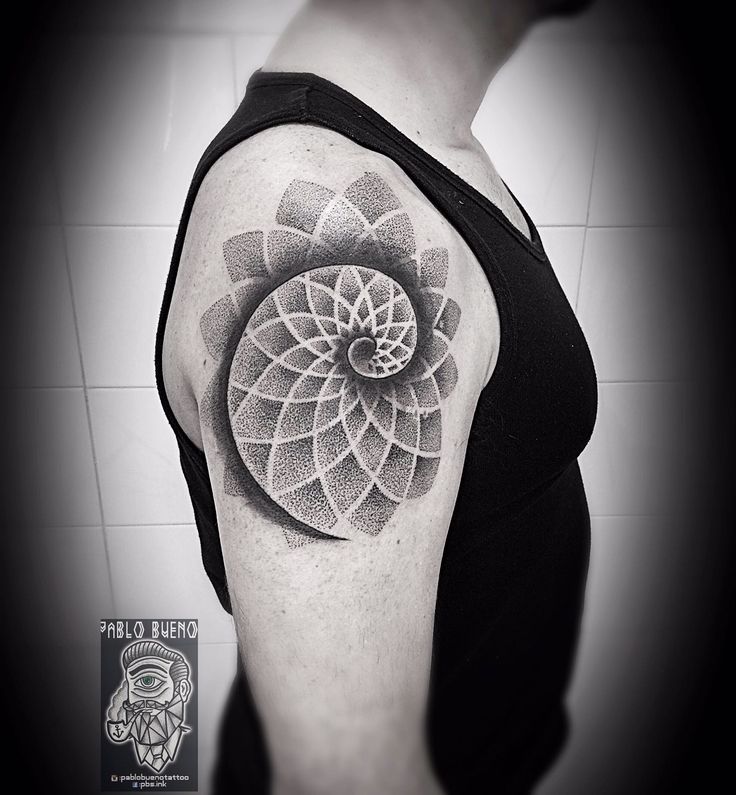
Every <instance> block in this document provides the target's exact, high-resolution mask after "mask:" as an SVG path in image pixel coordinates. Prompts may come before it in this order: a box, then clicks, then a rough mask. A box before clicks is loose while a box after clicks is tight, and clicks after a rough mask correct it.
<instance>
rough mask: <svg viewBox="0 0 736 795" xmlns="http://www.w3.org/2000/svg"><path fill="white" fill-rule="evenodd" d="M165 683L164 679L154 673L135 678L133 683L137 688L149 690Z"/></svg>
mask: <svg viewBox="0 0 736 795" xmlns="http://www.w3.org/2000/svg"><path fill="white" fill-rule="evenodd" d="M163 683H164V680H163V679H161V678H160V677H158V676H154V675H153V674H143V675H142V676H139V677H138V678H137V679H136V680H135V682H134V683H133V685H134V687H135V688H136V690H143V691H149V690H156V689H158V688H159V687H160V686H161V685H162V684H163Z"/></svg>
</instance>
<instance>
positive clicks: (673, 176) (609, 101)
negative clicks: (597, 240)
mask: <svg viewBox="0 0 736 795" xmlns="http://www.w3.org/2000/svg"><path fill="white" fill-rule="evenodd" d="M603 55H604V60H605V62H606V66H607V68H606V78H605V81H604V84H603V86H602V92H603V97H604V101H603V111H602V114H601V129H600V135H599V139H598V147H597V153H596V161H595V170H596V177H597V178H596V180H595V183H594V185H593V192H592V196H591V201H590V223H591V224H594V225H597V226H626V225H633V226H641V225H646V224H649V225H654V224H658V225H663V224H669V223H677V222H681V221H683V220H690V219H691V215H692V212H693V211H694V210H696V211H697V209H698V207H699V205H700V204H701V202H702V198H703V195H704V193H703V191H702V190H700V189H699V184H700V182H699V178H698V165H699V160H698V151H697V149H698V146H699V144H697V143H696V142H694V141H693V139H692V137H691V136H690V133H689V127H690V124H691V120H690V119H689V118H688V112H687V111H686V110H685V109H684V108H683V107H681V106H680V103H681V100H680V94H679V92H678V86H677V84H676V83H675V82H674V81H673V79H672V72H671V66H669V65H668V62H667V60H666V58H665V55H664V54H663V53H662V52H661V51H660V50H659V49H658V48H657V47H653V46H652V45H651V44H649V45H642V44H636V45H625V46H618V47H615V48H608V49H607V50H606V51H605V52H604V53H603Z"/></svg>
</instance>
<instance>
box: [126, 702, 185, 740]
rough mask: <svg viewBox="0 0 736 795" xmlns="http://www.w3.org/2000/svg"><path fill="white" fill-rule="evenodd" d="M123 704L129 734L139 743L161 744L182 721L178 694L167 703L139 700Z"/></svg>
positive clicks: (182, 711) (182, 705)
mask: <svg viewBox="0 0 736 795" xmlns="http://www.w3.org/2000/svg"><path fill="white" fill-rule="evenodd" d="M123 706H124V708H125V718H126V720H125V722H126V723H131V727H130V735H131V736H132V737H133V738H134V739H135V741H136V743H140V744H141V745H163V744H164V743H165V742H167V740H169V738H170V737H171V736H172V735H173V734H174V732H175V731H176V730H177V729H178V728H179V727H180V726H181V724H182V723H183V722H184V702H183V701H182V698H181V696H180V695H178V694H177V695H175V696H174V698H172V699H171V701H169V702H168V703H167V704H161V702H159V701H139V702H136V703H135V704H134V705H131V704H130V703H126V704H124V705H123Z"/></svg>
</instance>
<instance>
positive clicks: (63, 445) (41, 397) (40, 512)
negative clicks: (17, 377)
mask: <svg viewBox="0 0 736 795" xmlns="http://www.w3.org/2000/svg"><path fill="white" fill-rule="evenodd" d="M13 397H14V398H16V399H17V401H16V403H15V404H14V409H15V412H14V414H15V417H14V419H15V423H16V428H15V431H16V433H17V434H18V437H19V438H20V439H22V442H23V452H22V455H19V457H18V460H19V461H20V466H21V468H22V473H21V478H20V479H19V480H20V483H21V484H22V492H23V493H22V494H20V495H19V498H20V499H19V502H20V503H21V505H22V506H23V508H24V510H25V512H26V515H27V518H28V519H29V521H30V522H31V523H32V524H36V525H40V526H47V527H48V526H50V527H57V526H63V525H69V526H72V527H76V526H79V525H99V524H100V522H101V516H100V504H99V496H98V489H97V482H96V477H95V467H94V461H93V456H92V447H91V440H90V432H89V424H88V420H87V411H86V407H85V400H84V392H83V390H82V389H47V388H44V389H28V390H22V391H20V392H18V393H17V394H16V395H14V396H13Z"/></svg>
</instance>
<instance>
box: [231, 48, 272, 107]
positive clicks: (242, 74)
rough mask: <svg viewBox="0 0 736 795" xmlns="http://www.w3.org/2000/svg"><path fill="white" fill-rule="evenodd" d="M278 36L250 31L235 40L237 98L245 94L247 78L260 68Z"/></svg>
mask: <svg viewBox="0 0 736 795" xmlns="http://www.w3.org/2000/svg"><path fill="white" fill-rule="evenodd" d="M277 38H278V36H277V35H276V34H273V33H272V34H257V33H250V34H247V35H245V36H238V38H237V39H236V40H235V85H236V88H237V92H238V98H239V99H240V98H242V96H243V94H245V87H246V85H247V83H248V78H249V77H250V76H251V75H252V74H253V72H255V71H256V69H260V68H261V66H262V65H263V63H264V62H265V60H266V56H267V55H268V53H269V52H270V51H271V48H272V47H273V45H274V43H275V42H276V39H277Z"/></svg>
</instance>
